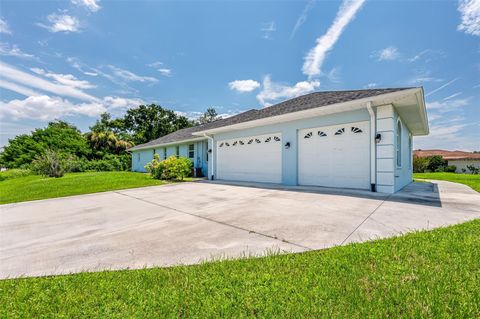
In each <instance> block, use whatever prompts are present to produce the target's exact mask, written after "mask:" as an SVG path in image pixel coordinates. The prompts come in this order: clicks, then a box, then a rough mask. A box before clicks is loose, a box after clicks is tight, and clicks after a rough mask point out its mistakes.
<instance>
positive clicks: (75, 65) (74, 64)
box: [67, 57, 98, 76]
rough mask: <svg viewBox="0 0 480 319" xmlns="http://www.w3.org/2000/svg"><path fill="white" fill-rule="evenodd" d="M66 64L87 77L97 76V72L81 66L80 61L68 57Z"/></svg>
mask: <svg viewBox="0 0 480 319" xmlns="http://www.w3.org/2000/svg"><path fill="white" fill-rule="evenodd" d="M67 62H68V63H69V64H70V65H71V66H72V67H73V68H75V69H77V70H78V71H80V72H82V73H83V74H85V75H88V76H98V72H94V69H93V68H91V67H89V66H86V65H84V64H82V63H81V62H80V60H78V59H77V58H74V57H68V58H67ZM85 69H88V71H86V70H85Z"/></svg>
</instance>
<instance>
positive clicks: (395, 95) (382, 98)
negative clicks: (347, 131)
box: [192, 88, 428, 136]
mask: <svg viewBox="0 0 480 319" xmlns="http://www.w3.org/2000/svg"><path fill="white" fill-rule="evenodd" d="M411 94H416V99H417V101H418V102H420V103H419V104H418V105H419V106H420V107H423V113H424V114H425V118H423V117H422V122H423V123H424V127H425V132H421V133H424V134H428V122H427V121H426V110H425V104H424V103H423V99H420V101H419V99H418V94H422V96H423V89H421V88H412V89H406V90H402V91H396V92H392V93H385V94H381V95H377V96H374V97H367V98H362V99H358V100H352V101H347V102H342V103H335V104H330V105H326V106H321V107H317V108H313V109H308V110H303V111H297V112H290V113H287V114H282V115H277V116H270V117H266V118H263V119H258V120H253V121H248V122H242V123H238V124H233V125H228V126H222V127H218V128H214V129H210V130H204V131H198V132H194V133H192V135H197V136H202V135H203V134H204V133H209V134H216V133H220V132H228V131H235V130H242V129H247V128H251V127H256V126H263V125H269V124H276V123H282V122H289V121H294V120H299V119H304V118H310V117H313V116H320V115H326V114H334V113H340V112H346V111H353V110H358V109H363V108H365V104H366V103H368V102H371V103H372V106H379V105H385V104H390V103H392V101H395V100H399V99H401V98H405V97H407V96H409V95H411Z"/></svg>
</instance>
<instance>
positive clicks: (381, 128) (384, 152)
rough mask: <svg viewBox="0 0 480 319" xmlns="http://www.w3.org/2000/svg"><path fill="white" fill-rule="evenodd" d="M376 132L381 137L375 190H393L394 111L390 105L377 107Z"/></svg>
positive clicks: (377, 156)
mask: <svg viewBox="0 0 480 319" xmlns="http://www.w3.org/2000/svg"><path fill="white" fill-rule="evenodd" d="M376 111H377V123H376V126H377V133H379V134H381V136H382V138H381V140H380V142H379V143H377V152H376V154H377V155H376V160H377V163H376V164H377V165H376V166H377V191H378V192H381V193H393V192H395V177H394V176H395V112H394V110H393V106H392V105H382V106H379V107H377V110H376Z"/></svg>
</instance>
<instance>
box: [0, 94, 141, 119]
mask: <svg viewBox="0 0 480 319" xmlns="http://www.w3.org/2000/svg"><path fill="white" fill-rule="evenodd" d="M140 104H144V102H143V101H142V100H140V99H126V98H121V97H112V96H107V97H104V98H103V99H102V100H98V101H95V102H89V103H72V102H71V101H69V100H67V99H62V98H60V97H58V96H53V97H51V96H48V95H40V96H29V97H27V98H25V99H23V100H19V99H15V100H11V101H9V102H0V118H8V119H13V120H21V119H29V120H40V121H51V120H53V119H58V118H63V117H68V116H75V115H85V116H89V117H94V116H98V115H100V114H101V113H103V112H107V111H108V112H116V111H119V110H124V109H126V108H127V107H136V106H138V105H140Z"/></svg>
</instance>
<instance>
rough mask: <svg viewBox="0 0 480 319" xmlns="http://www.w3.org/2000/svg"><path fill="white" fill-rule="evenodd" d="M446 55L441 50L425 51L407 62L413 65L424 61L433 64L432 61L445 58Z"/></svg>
mask: <svg viewBox="0 0 480 319" xmlns="http://www.w3.org/2000/svg"><path fill="white" fill-rule="evenodd" d="M444 56H445V53H444V52H443V51H441V50H431V49H425V50H423V51H421V52H419V53H417V54H415V55H414V56H413V57H411V58H408V59H407V62H410V63H413V62H417V61H424V62H426V63H428V62H431V61H432V60H434V59H436V58H440V57H444Z"/></svg>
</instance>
